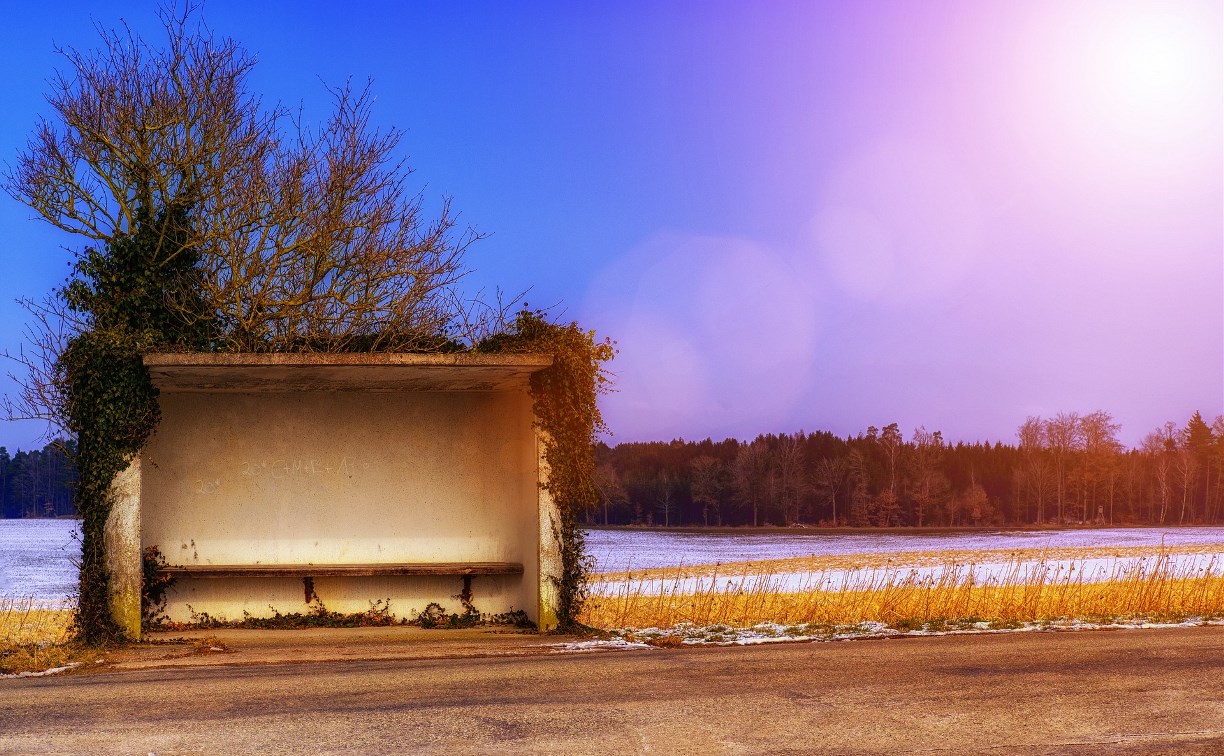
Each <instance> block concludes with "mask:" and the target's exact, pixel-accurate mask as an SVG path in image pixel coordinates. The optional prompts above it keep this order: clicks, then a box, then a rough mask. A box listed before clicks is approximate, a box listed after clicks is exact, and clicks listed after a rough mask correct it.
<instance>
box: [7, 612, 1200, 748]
mask: <svg viewBox="0 0 1224 756" xmlns="http://www.w3.org/2000/svg"><path fill="white" fill-rule="evenodd" d="M240 656H241V654H235V655H234V658H238V657H240ZM346 751H352V752H363V753H377V752H389V751H409V752H439V753H489V752H498V753H523V752H527V753H540V752H543V753H565V754H569V753H761V752H771V753H846V754H856V753H898V752H912V753H930V754H943V753H949V754H950V753H956V754H959V753H999V754H1002V753H1007V754H1011V753H1027V754H1046V753H1048V754H1066V753H1071V754H1075V753H1136V754H1138V753H1143V754H1148V753H1178V754H1184V753H1224V627H1219V626H1216V627H1197V628H1176V629H1168V630H1123V631H1093V632H1062V633H1014V634H1002V635H976V636H944V637H928V638H911V639H894V640H877V641H850V642H838V643H791V644H779V645H771V646H755V647H729V648H726V647H724V648H680V649H657V650H650V651H625V652H602V653H589V654H557V653H544V652H536V653H530V654H525V655H517V656H494V657H485V658H472V657H467V658H420V659H386V658H373V659H364V660H363V659H346V660H343V661H318V660H313V659H312V660H310V661H301V662H297V663H294V662H285V661H278V662H274V663H255V664H251V663H235V664H230V663H228V662H227V663H225V664H221V665H213V666H197V667H191V666H187V667H178V668H161V669H157V668H154V669H139V670H119V671H112V672H109V673H107V672H104V673H100V674H85V675H80V674H78V675H68V676H63V677H52V678H40V679H23V680H0V752H15V753H41V752H68V753H112V752H113V753H141V754H147V753H157V754H171V753H175V754H177V753H245V752H260V753H268V752H284V753H317V752H346Z"/></svg>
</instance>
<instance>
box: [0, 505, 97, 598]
mask: <svg viewBox="0 0 1224 756" xmlns="http://www.w3.org/2000/svg"><path fill="white" fill-rule="evenodd" d="M80 536H81V523H80V522H79V521H77V520H2V519H0V597H12V598H33V599H35V600H36V601H39V602H46V603H49V604H68V603H71V602H72V601H73V596H74V595H75V593H76V586H77V565H76V563H77V562H78V561H80V558H81V538H80Z"/></svg>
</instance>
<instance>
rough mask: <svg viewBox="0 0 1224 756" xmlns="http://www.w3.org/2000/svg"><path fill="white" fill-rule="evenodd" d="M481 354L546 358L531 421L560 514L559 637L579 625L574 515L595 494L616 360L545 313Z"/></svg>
mask: <svg viewBox="0 0 1224 756" xmlns="http://www.w3.org/2000/svg"><path fill="white" fill-rule="evenodd" d="M476 349H477V351H479V352H493V353H544V354H551V355H552V356H553V364H552V365H551V366H550V367H548V368H547V369H545V370H542V371H540V372H538V373H536V374H534V375H533V376H532V378H531V394H532V399H533V403H534V409H535V416H536V419H537V421H538V422H539V424H540V428H541V430H543V431H544V459H545V461H546V462H547V463H548V467H549V476H548V481H547V482H546V483H545V484H544V485H545V488H546V489H547V490H548V492H549V494H550V495H551V496H552V498H553V501H555V502H556V503H557V508H558V510H559V512H560V515H561V521H560V522H559V523H555V524H554V527H555V528H556V536H557V538H558V541H559V542H560V547H561V575H560V576H559V577H558V578H556V583H557V585H556V587H557V591H558V611H557V617H558V620H559V621H560V628H561V629H562V630H572V629H575V628H577V626H578V615H579V613H580V612H581V611H582V604H583V602H584V601H585V600H586V578H587V573H588V572H589V569H590V568H589V565H588V562H587V559H586V549H585V542H584V537H583V532H582V529H581V528H580V527H579V526H578V512H580V511H581V510H582V509H584V508H586V507H589V506H594V504H595V503H596V502H597V501H598V494H597V492H596V490H595V453H594V445H595V441H596V439H597V437H598V436H599V434H600V433H604V432H606V431H607V427H606V426H605V425H604V422H603V417H602V415H601V414H600V412H599V404H598V402H597V400H598V397H599V395H600V394H602V393H605V392H606V391H607V390H608V389H609V387H610V380H611V379H610V376H609V375H608V374H607V372H606V371H605V369H604V365H605V363H607V362H609V361H611V360H612V359H613V358H614V357H615V356H616V346H615V344H614V343H613V342H612V341H610V340H609V339H606V338H605V339H603V340H602V341H600V340H597V339H596V337H595V332H594V331H584V330H583V329H581V328H580V327H579V326H578V324H577V323H569V324H559V323H553V322H551V321H549V320H548V319H547V318H546V317H545V315H544V313H542V312H540V311H533V310H527V309H524V310H522V311H521V312H520V313H519V314H518V316H517V317H516V318H515V320H514V322H513V323H512V324H511V326H510V328H509V329H508V330H507V331H506V332H504V333H501V334H498V335H496V336H493V337H492V338H489V339H486V340H485V341H483V342H481V343H480V344H478V345H477V348H476Z"/></svg>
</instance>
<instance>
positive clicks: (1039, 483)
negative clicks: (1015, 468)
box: [1016, 417, 1049, 524]
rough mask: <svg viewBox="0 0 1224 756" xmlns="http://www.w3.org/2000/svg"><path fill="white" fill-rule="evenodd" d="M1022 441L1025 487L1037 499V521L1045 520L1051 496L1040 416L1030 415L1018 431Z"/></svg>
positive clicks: (1021, 453)
mask: <svg viewBox="0 0 1224 756" xmlns="http://www.w3.org/2000/svg"><path fill="white" fill-rule="evenodd" d="M1016 436H1017V438H1018V439H1019V441H1020V456H1021V459H1022V460H1023V462H1022V464H1023V465H1024V474H1023V477H1024V481H1025V488H1026V489H1027V491H1028V492H1029V495H1030V497H1031V498H1032V499H1034V500H1035V505H1036V506H1035V507H1034V511H1035V513H1036V518H1037V523H1038V524H1041V523H1044V522H1045V519H1046V513H1045V505H1046V500H1047V499H1048V498H1049V492H1048V490H1047V489H1048V484H1049V466H1048V465H1047V463H1046V449H1045V438H1046V434H1045V424H1044V422H1043V421H1042V419H1041V418H1040V417H1029V418H1028V419H1026V420H1025V421H1024V423H1023V424H1022V425H1021V426H1020V428H1019V429H1018V430H1017V431H1016Z"/></svg>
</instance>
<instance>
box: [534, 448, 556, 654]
mask: <svg viewBox="0 0 1224 756" xmlns="http://www.w3.org/2000/svg"><path fill="white" fill-rule="evenodd" d="M546 438H547V436H546V435H545V434H544V431H542V430H540V429H539V426H537V427H536V457H537V459H538V463H537V467H536V469H537V471H538V472H537V480H538V482H539V498H540V503H539V512H540V549H539V553H540V557H539V558H540V562H539V567H540V569H539V573H538V574H539V581H540V585H539V594H540V598H539V605H538V608H537V610H536V618H537V619H536V624H538V625H539V627H540V632H547V631H549V630H552V629H554V628H556V627H557V624H558V621H557V597H558V591H557V583H556V581H557V580H559V579H560V577H561V544H560V543H559V541H558V538H557V535H558V534H559V533H560V528H561V514H560V512H558V511H557V503H556V502H555V501H553V498H552V495H551V494H550V493H549V492H548V489H547V488H546V487H545V485H544V484H545V483H547V482H548V460H547V459H545V458H544V442H545V439H546Z"/></svg>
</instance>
